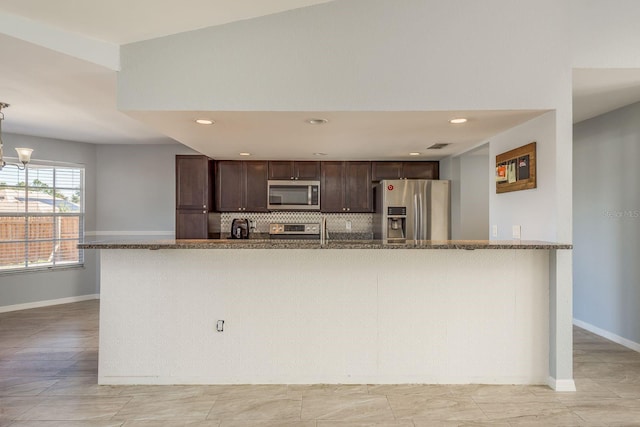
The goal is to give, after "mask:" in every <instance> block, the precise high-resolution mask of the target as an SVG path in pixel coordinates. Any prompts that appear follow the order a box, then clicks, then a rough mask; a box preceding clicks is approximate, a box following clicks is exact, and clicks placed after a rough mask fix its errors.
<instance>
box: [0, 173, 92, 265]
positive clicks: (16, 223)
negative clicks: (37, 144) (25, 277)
mask: <svg viewBox="0 0 640 427" xmlns="http://www.w3.org/2000/svg"><path fill="white" fill-rule="evenodd" d="M83 237H84V169H83V168H82V167H75V166H50V165H38V164H31V163H30V164H29V165H28V166H27V168H26V170H23V171H21V170H18V169H17V168H15V167H12V166H6V167H5V168H4V169H2V170H0V272H6V271H21V270H33V269H40V268H46V269H50V268H59V267H69V266H77V265H82V264H83V262H84V254H83V251H82V250H80V249H78V248H77V244H78V243H79V241H80V240H81V239H82V238H83Z"/></svg>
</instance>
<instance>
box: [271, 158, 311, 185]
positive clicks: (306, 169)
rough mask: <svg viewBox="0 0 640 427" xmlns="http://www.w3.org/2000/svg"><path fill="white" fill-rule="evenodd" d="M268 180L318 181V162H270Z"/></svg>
mask: <svg viewBox="0 0 640 427" xmlns="http://www.w3.org/2000/svg"><path fill="white" fill-rule="evenodd" d="M269 179H299V180H305V181H317V180H319V179H320V162H294V161H284V160H272V161H270V162H269Z"/></svg>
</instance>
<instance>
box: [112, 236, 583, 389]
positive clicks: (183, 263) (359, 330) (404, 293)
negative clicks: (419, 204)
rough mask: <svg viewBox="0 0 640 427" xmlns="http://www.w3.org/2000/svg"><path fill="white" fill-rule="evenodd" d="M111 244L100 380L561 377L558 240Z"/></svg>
mask: <svg viewBox="0 0 640 427" xmlns="http://www.w3.org/2000/svg"><path fill="white" fill-rule="evenodd" d="M100 252H101V261H100V262H101V301H100V357H99V383H100V384H267V383H282V384H312V383H341V384H349V383H352V384H353V383H358V384H362V383H365V384H375V383H378V384H381V383H432V384H436V383H440V384H465V383H484V384H548V383H551V384H550V385H551V386H552V387H553V386H555V385H556V384H555V383H554V381H555V380H554V379H553V378H551V379H550V377H552V375H551V374H550V356H549V355H550V327H549V326H550V325H549V322H550V321H549V319H550V312H549V307H550V300H549V291H550V259H551V260H552V261H551V263H553V259H554V257H553V256H552V257H550V252H555V251H549V250H496V249H492V250H473V251H469V250H433V249H425V250H406V249H397V250H384V249H383V250H368V249H350V250H339V249H336V250H333V249H324V250H307V249H272V250H263V249H217V250H216V249H213V250H212V249H185V250H144V249H133V250H131V249H127V250H101V251H100ZM551 318H553V316H551ZM219 320H224V331H223V332H218V331H216V324H217V322H218V321H219ZM552 335H553V333H552ZM551 342H553V340H551ZM552 345H553V344H552ZM570 347H571V345H570V343H569V348H570ZM552 350H553V349H552ZM552 353H554V352H553V351H552ZM552 357H554V356H552ZM569 381H570V384H568V388H570V387H571V386H572V383H573V381H572V380H571V379H569ZM565 384H567V383H566V381H565Z"/></svg>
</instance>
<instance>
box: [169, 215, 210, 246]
mask: <svg viewBox="0 0 640 427" xmlns="http://www.w3.org/2000/svg"><path fill="white" fill-rule="evenodd" d="M208 220H209V212H208V211H207V210H204V209H178V210H177V211H176V239H206V238H208V237H209V232H208V230H209V227H208Z"/></svg>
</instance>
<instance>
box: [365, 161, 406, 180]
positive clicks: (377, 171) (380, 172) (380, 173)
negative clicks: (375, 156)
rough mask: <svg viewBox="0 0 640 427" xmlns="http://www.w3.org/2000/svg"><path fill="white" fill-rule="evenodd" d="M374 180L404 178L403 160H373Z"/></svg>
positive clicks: (372, 171) (372, 172)
mask: <svg viewBox="0 0 640 427" xmlns="http://www.w3.org/2000/svg"><path fill="white" fill-rule="evenodd" d="M371 175H372V179H371V180H372V181H382V180H383V179H400V178H402V162H371Z"/></svg>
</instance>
